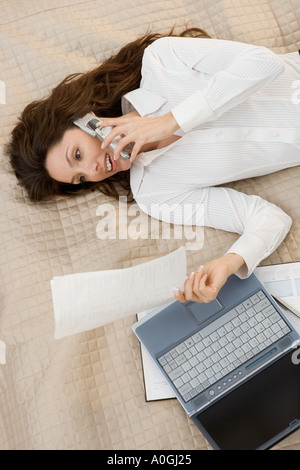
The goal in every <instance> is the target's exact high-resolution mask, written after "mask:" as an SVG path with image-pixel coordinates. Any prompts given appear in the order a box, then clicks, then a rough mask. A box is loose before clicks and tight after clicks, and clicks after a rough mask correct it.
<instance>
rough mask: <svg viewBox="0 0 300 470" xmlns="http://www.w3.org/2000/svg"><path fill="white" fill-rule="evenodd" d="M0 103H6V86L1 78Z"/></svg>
mask: <svg viewBox="0 0 300 470" xmlns="http://www.w3.org/2000/svg"><path fill="white" fill-rule="evenodd" d="M0 104H6V86H5V82H3V80H0Z"/></svg>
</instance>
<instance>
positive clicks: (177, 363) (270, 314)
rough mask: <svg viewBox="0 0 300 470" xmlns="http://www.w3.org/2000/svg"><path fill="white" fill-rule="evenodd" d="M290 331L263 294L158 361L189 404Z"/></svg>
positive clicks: (180, 344) (235, 309) (246, 302)
mask: <svg viewBox="0 0 300 470" xmlns="http://www.w3.org/2000/svg"><path fill="white" fill-rule="evenodd" d="M289 332H290V328H289V326H288V325H287V324H286V323H285V322H284V320H283V319H282V318H281V316H280V315H279V314H278V312H277V311H276V310H275V308H274V307H273V305H272V304H271V302H270V301H269V299H268V298H267V297H266V296H265V294H264V293H263V292H262V291H259V292H257V293H256V294H254V295H252V296H251V297H249V299H247V300H245V301H244V302H242V303H240V304H239V305H237V306H236V307H235V308H233V309H232V310H230V311H229V312H227V313H225V315H223V316H221V317H220V318H218V319H217V320H215V321H214V322H212V323H210V324H209V325H208V326H206V327H205V328H203V329H202V330H199V331H198V332H197V333H195V334H194V335H192V336H191V337H190V338H187V339H185V340H184V341H182V342H181V343H179V344H178V345H177V346H175V347H174V348H172V349H171V350H170V351H168V352H167V353H165V354H163V355H162V356H161V357H159V358H158V361H159V362H160V364H161V366H162V367H163V368H164V370H165V372H166V373H167V374H168V376H169V378H170V380H171V381H172V382H173V384H174V386H175V387H176V388H177V390H178V391H179V393H180V394H181V396H182V398H183V399H184V401H185V402H187V401H189V400H191V399H192V398H193V397H195V396H196V395H197V394H198V393H200V392H202V391H204V390H205V389H206V388H207V387H209V386H211V385H213V384H214V383H216V382H217V381H218V380H220V379H221V378H222V377H224V376H225V375H227V374H229V373H230V372H231V371H233V370H234V369H236V368H237V367H239V366H241V365H242V364H243V363H245V362H246V361H247V360H248V359H251V358H252V357H254V356H255V355H256V354H258V353H259V352H260V351H262V350H263V349H265V348H266V347H268V346H270V345H271V344H273V343H275V342H276V341H277V340H278V339H280V338H282V337H283V336H285V335H286V334H287V333H289Z"/></svg>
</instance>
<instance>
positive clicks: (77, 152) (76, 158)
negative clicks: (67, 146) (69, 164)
mask: <svg viewBox="0 0 300 470" xmlns="http://www.w3.org/2000/svg"><path fill="white" fill-rule="evenodd" d="M74 157H75V160H80V159H81V154H80V150H79V149H76V150H75V155H74Z"/></svg>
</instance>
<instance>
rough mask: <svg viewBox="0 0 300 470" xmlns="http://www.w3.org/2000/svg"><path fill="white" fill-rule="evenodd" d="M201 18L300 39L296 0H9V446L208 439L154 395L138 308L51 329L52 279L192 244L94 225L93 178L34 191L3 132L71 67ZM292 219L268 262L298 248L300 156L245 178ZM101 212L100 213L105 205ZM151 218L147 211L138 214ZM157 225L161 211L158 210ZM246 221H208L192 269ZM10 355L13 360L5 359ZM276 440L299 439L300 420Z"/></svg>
mask: <svg viewBox="0 0 300 470" xmlns="http://www.w3.org/2000/svg"><path fill="white" fill-rule="evenodd" d="M186 25H187V26H190V27H193V26H198V27H202V28H203V29H205V30H206V31H207V32H208V33H209V34H210V35H211V36H212V37H217V38H222V39H230V40H238V41H243V42H249V43H254V44H258V45H264V46H267V47H269V48H271V49H272V50H273V51H275V52H276V53H283V52H292V51H296V50H298V49H299V48H300V3H299V0H215V1H214V2H212V1H211V0H163V1H162V0H156V1H155V0H150V1H149V0H127V1H124V0H112V1H111V2H107V1H104V0H72V1H71V0H47V2H46V1H45V0H32V1H30V2H25V1H24V0H14V1H12V2H2V5H1V18H0V59H1V69H0V123H1V125H0V145H1V156H0V184H1V192H0V198H1V202H0V227H1V232H0V237H1V238H0V247H1V251H0V253H1V263H0V269H1V285H0V340H1V341H3V342H4V343H5V345H6V360H5V362H6V363H3V364H0V447H2V448H3V449H5V450H59V449H61V450H97V449H98V450H99V449H100V450H132V449H135V450H149V449H152V450H190V451H192V450H209V449H211V447H210V445H209V444H208V443H207V441H206V439H205V438H204V437H203V436H202V435H201V433H200V432H199V431H198V430H197V429H196V427H195V426H194V424H193V423H192V421H191V420H189V419H188V417H187V416H186V414H185V412H184V411H183V409H182V408H181V406H180V404H179V403H178V402H177V401H176V400H175V399H168V400H158V401H151V402H147V401H146V400H145V391H144V382H143V371H142V363H141V353H140V345H139V343H138V340H137V338H136V337H135V335H134V334H133V332H132V329H131V326H132V324H133V323H134V322H135V320H136V318H135V315H129V316H128V317H126V318H123V319H121V320H117V321H115V322H113V323H108V324H106V325H104V326H101V327H98V328H95V329H92V330H89V331H85V332H82V333H78V334H74V335H71V336H68V337H65V338H61V339H55V338H54V329H55V322H54V314H53V304H52V298H51V289H50V280H51V279H52V278H53V277H54V276H62V275H66V274H72V273H78V272H89V271H97V270H106V269H118V268H125V267H130V266H134V265H137V264H140V263H143V262H145V261H149V260H152V259H154V258H156V257H158V256H163V255H165V254H167V253H170V252H171V251H173V250H175V249H177V248H178V247H179V246H182V245H185V243H186V240H184V239H181V240H178V239H176V238H175V237H172V236H171V237H169V239H167V238H163V237H162V236H160V237H158V238H157V239H155V238H153V237H152V238H151V236H150V234H149V236H146V237H143V238H141V237H137V238H136V239H132V238H130V237H127V238H126V237H123V238H120V237H118V236H117V237H116V238H113V237H110V238H107V239H101V237H100V238H99V236H97V224H98V222H99V220H100V219H99V210H98V211H97V208H99V206H101V205H103V204H112V205H113V207H115V212H114V213H115V214H118V211H119V210H120V208H119V206H118V202H116V201H113V200H112V199H110V198H109V197H107V196H104V195H102V194H100V193H99V192H98V191H94V192H90V193H88V194H82V195H78V196H76V197H72V198H63V197H57V198H56V199H55V200H53V201H51V202H43V203H38V204H33V203H32V202H30V201H29V200H28V198H27V196H26V194H25V192H24V191H23V189H22V188H21V187H20V186H19V185H18V184H17V181H16V178H15V176H14V174H13V172H12V170H11V168H10V164H9V161H8V158H7V157H6V156H5V155H4V152H3V146H4V144H5V143H6V142H7V140H8V138H9V135H10V132H11V130H12V128H13V126H14V124H15V123H16V119H17V116H18V115H19V114H20V112H21V111H22V109H23V108H24V106H25V105H26V104H27V103H29V102H30V101H32V100H34V99H38V98H41V97H43V96H46V95H47V93H48V92H49V91H50V90H51V88H52V87H54V86H55V85H56V84H57V83H58V82H59V81H60V80H62V79H63V78H64V77H65V76H66V75H68V74H69V73H73V72H82V71H87V70H90V69H91V68H93V67H94V66H96V65H97V64H98V63H100V62H101V61H103V60H104V59H105V58H107V57H108V56H109V55H110V54H111V53H112V52H115V51H117V50H118V49H119V48H120V47H121V46H122V45H123V44H125V43H126V42H128V41H130V40H133V39H135V38H136V37H137V36H139V35H142V34H144V33H145V32H146V31H161V32H168V31H169V29H170V28H171V27H172V26H176V28H178V30H180V29H182V28H183V27H184V26H186ZM230 186H231V187H233V188H235V189H237V190H240V191H244V192H245V193H248V194H254V193H255V194H258V195H260V196H262V197H264V198H265V199H267V200H269V201H271V202H273V203H275V204H277V205H278V206H280V207H281V208H282V209H283V210H285V211H286V212H287V213H288V214H289V215H290V216H291V217H292V219H293V225H292V228H291V231H290V233H289V234H288V236H287V237H286V239H285V240H284V242H283V243H282V244H281V245H280V247H279V248H278V249H277V250H276V251H275V252H274V253H273V254H272V255H271V256H270V257H269V258H267V259H266V260H264V262H263V264H276V263H288V262H292V261H299V258H300V203H299V201H300V168H298V167H297V168H293V169H287V170H284V171H280V172H278V173H275V174H272V175H268V176H264V177H260V178H253V179H248V180H243V181H238V182H235V183H233V184H231V185H230ZM97 214H98V215H97ZM143 220H144V223H145V224H146V223H147V217H146V216H145V218H144V219H143ZM160 225H161V227H160V229H162V224H160ZM236 237H237V235H235V234H233V233H227V232H223V231H220V230H214V229H205V231H204V241H203V246H202V247H201V249H200V250H188V251H187V262H188V270H189V271H190V270H192V269H194V268H197V267H198V266H199V265H200V264H201V263H203V262H206V261H208V260H209V259H212V258H214V257H217V256H219V255H221V254H223V253H224V252H225V251H226V250H227V249H228V248H229V246H230V245H231V244H232V243H233V241H234V240H235V239H236ZM2 362H4V360H3V361H2ZM274 449H285V450H296V449H298V450H300V430H298V431H296V432H295V433H293V434H292V435H290V436H288V437H287V438H285V439H284V440H283V441H281V442H280V443H279V444H277V445H276V446H275V447H274Z"/></svg>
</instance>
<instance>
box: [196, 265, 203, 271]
mask: <svg viewBox="0 0 300 470" xmlns="http://www.w3.org/2000/svg"><path fill="white" fill-rule="evenodd" d="M202 269H203V264H201V266H200V268H198V269H197V273H200V272H201V271H202Z"/></svg>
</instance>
